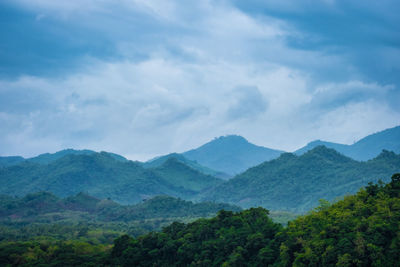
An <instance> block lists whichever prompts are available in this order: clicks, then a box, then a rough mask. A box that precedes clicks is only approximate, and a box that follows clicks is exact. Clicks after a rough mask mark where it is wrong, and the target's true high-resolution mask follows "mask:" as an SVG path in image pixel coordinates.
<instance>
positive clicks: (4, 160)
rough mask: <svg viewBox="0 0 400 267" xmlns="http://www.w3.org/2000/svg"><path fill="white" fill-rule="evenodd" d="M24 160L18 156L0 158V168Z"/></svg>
mask: <svg viewBox="0 0 400 267" xmlns="http://www.w3.org/2000/svg"><path fill="white" fill-rule="evenodd" d="M24 160H25V159H24V158H23V157H20V156H11V157H0V167H9V166H12V165H16V164H18V163H21V162H22V161H24Z"/></svg>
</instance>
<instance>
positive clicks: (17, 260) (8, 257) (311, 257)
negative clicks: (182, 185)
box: [0, 174, 400, 267]
mask: <svg viewBox="0 0 400 267" xmlns="http://www.w3.org/2000/svg"><path fill="white" fill-rule="evenodd" d="M268 215H269V212H268V211H267V210H265V209H263V208H251V209H249V210H244V211H240V212H232V211H224V210H222V211H220V212H219V213H218V214H217V216H216V217H214V218H210V219H198V220H196V221H194V222H191V223H188V224H184V223H180V222H174V223H172V224H170V225H169V226H167V227H164V228H163V229H162V231H161V232H150V233H148V234H145V235H142V236H139V237H137V238H133V237H130V236H128V235H122V236H120V237H119V238H117V239H116V240H115V241H114V245H113V246H111V245H101V244H98V243H93V242H90V241H84V240H83V241H82V240H73V241H59V240H58V241H57V240H53V241H52V240H36V241H29V242H1V243H0V266H282V267H284V266H400V253H399V252H400V174H395V175H393V176H392V178H391V182H390V183H388V184H386V185H385V184H383V183H382V182H380V183H377V184H373V183H370V184H369V185H368V186H367V187H366V188H364V189H361V190H360V191H359V192H358V193H357V194H356V195H353V196H347V197H345V198H344V199H343V200H341V201H338V202H337V203H335V204H330V203H329V202H327V201H321V205H320V206H319V207H318V208H316V209H315V210H313V211H312V212H310V213H309V214H307V215H305V216H302V217H299V218H297V219H296V220H294V221H292V222H289V224H288V226H287V227H283V226H281V225H280V224H277V223H274V222H273V221H272V220H271V219H270V218H269V216H268ZM80 231H81V233H78V234H82V235H84V234H85V231H91V230H90V229H85V228H82V229H81V230H80Z"/></svg>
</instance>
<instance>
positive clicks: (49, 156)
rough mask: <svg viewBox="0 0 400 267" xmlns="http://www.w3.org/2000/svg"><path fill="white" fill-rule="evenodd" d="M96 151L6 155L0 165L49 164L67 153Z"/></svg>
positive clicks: (122, 158)
mask: <svg viewBox="0 0 400 267" xmlns="http://www.w3.org/2000/svg"><path fill="white" fill-rule="evenodd" d="M96 153H97V152H95V151H93V150H88V149H83V150H76V149H71V148H68V149H63V150H60V151H57V152H55V153H43V154H40V155H38V156H36V157H32V158H23V157H21V156H6V157H0V167H9V166H13V165H16V164H20V163H22V162H33V163H39V164H49V163H52V162H54V161H56V160H58V159H61V158H62V157H64V156H67V155H93V154H96ZM100 153H106V154H108V155H110V156H111V157H113V158H114V159H116V160H119V161H128V160H127V159H126V158H125V157H123V156H121V155H118V154H115V153H111V152H104V151H102V152H100Z"/></svg>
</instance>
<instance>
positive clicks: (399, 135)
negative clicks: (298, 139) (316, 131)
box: [294, 126, 400, 161]
mask: <svg viewBox="0 0 400 267" xmlns="http://www.w3.org/2000/svg"><path fill="white" fill-rule="evenodd" d="M319 145H324V146H326V147H329V148H333V149H335V150H336V151H338V152H340V153H342V154H344V155H346V156H348V157H351V158H353V159H355V160H362V161H366V160H369V159H372V158H374V157H376V156H377V155H378V154H379V153H380V152H381V151H382V150H383V149H386V150H389V151H393V152H395V153H400V126H397V127H394V128H390V129H386V130H384V131H381V132H378V133H375V134H371V135H368V136H366V137H364V138H363V139H361V140H359V141H358V142H356V143H354V144H352V145H343V144H337V143H331V142H325V141H320V140H317V141H313V142H311V143H308V144H307V145H306V146H305V147H303V148H300V149H299V150H297V151H295V152H294V153H295V154H296V155H302V154H304V153H305V152H307V151H309V150H311V149H313V148H314V147H316V146H319Z"/></svg>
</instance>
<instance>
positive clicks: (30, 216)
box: [0, 192, 241, 223]
mask: <svg viewBox="0 0 400 267" xmlns="http://www.w3.org/2000/svg"><path fill="white" fill-rule="evenodd" d="M0 199H1V200H2V201H1V202H0V222H1V221H11V222H12V221H24V222H31V223H32V222H36V223H44V222H46V223H48V222H52V223H54V222H61V221H76V222H77V221H80V222H84V221H89V222H90V221H93V222H97V223H98V222H130V221H135V220H144V219H155V218H164V219H166V218H184V217H195V218H196V217H197V218H198V217H208V216H212V215H215V214H216V213H217V212H218V211H219V210H222V209H224V210H231V211H240V210H241V209H240V208H239V207H237V206H233V205H229V204H223V203H210V202H203V203H192V202H190V201H185V200H182V199H177V198H173V197H169V196H156V197H154V198H151V199H149V200H147V201H145V202H142V203H139V204H136V205H127V206H123V205H120V204H118V203H116V202H114V201H112V200H109V199H98V198H95V197H92V196H90V195H88V194H85V193H78V194H77V195H74V196H70V197H68V198H64V199H61V198H59V197H57V196H55V195H54V194H52V193H49V192H38V193H33V194H28V195H26V196H24V197H22V198H16V197H9V196H1V197H0Z"/></svg>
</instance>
